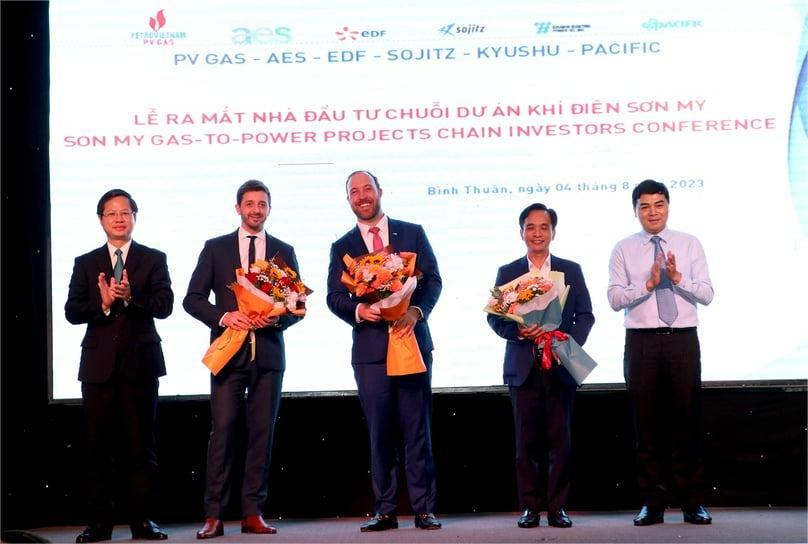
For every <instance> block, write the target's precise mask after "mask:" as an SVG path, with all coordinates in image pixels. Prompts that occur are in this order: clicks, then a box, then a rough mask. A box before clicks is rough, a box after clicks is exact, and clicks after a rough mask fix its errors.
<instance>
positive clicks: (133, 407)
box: [81, 376, 159, 525]
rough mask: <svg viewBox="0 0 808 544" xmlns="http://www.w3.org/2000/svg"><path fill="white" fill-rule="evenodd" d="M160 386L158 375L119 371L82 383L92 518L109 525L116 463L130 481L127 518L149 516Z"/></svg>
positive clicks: (88, 492) (133, 520)
mask: <svg viewBox="0 0 808 544" xmlns="http://www.w3.org/2000/svg"><path fill="white" fill-rule="evenodd" d="M158 387H159V381H158V380H157V378H147V379H125V378H121V377H119V376H113V378H112V379H111V380H110V381H108V382H105V383H82V384H81V396H82V400H83V405H84V421H85V427H86V440H87V494H88V497H87V499H88V503H89V504H88V506H89V509H90V516H91V520H90V522H91V523H97V524H102V525H111V524H112V523H113V522H114V521H115V520H114V518H113V516H114V514H113V511H114V495H115V492H114V490H113V488H114V485H113V478H114V476H113V466H114V465H115V464H118V465H119V466H120V468H121V469H122V470H121V472H122V473H123V476H124V478H125V479H126V481H127V484H128V497H127V498H128V500H129V509H128V516H129V521H130V522H139V521H142V520H144V519H147V518H150V517H151V516H150V511H151V509H152V508H153V505H154V502H155V492H156V485H157V453H156V451H155V438H154V427H155V418H156V414H157V391H158ZM115 462H117V463H115Z"/></svg>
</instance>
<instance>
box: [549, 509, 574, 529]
mask: <svg viewBox="0 0 808 544" xmlns="http://www.w3.org/2000/svg"><path fill="white" fill-rule="evenodd" d="M547 523H549V524H550V526H551V527H561V528H562V529H566V528H567V527H572V520H571V519H570V517H569V516H568V515H567V511H566V510H564V508H559V509H558V510H556V511H554V512H547Z"/></svg>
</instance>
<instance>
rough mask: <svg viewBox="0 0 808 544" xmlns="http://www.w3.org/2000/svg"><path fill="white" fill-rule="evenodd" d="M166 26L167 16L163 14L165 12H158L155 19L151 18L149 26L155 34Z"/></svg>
mask: <svg viewBox="0 0 808 544" xmlns="http://www.w3.org/2000/svg"><path fill="white" fill-rule="evenodd" d="M165 24H166V16H165V14H164V13H163V10H160V11H158V12H157V15H155V16H154V17H149V26H150V27H151V29H152V30H154V31H155V32H157V31H158V30H160V29H161V28H163V26H165Z"/></svg>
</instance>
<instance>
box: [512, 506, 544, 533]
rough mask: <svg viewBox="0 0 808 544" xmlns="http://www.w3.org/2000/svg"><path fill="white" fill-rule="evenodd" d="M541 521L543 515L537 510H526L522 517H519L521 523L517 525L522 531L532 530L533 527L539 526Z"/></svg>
mask: <svg viewBox="0 0 808 544" xmlns="http://www.w3.org/2000/svg"><path fill="white" fill-rule="evenodd" d="M539 519H541V514H539V513H538V512H536V511H535V510H531V509H530V508H526V509H525V511H524V512H522V515H521V516H519V521H517V522H516V524H517V525H518V526H519V527H521V528H522V529H530V528H531V527H538V526H539Z"/></svg>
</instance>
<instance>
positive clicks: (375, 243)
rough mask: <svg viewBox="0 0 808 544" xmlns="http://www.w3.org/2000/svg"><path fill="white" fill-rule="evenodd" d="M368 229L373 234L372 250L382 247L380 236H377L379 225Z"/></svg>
mask: <svg viewBox="0 0 808 544" xmlns="http://www.w3.org/2000/svg"><path fill="white" fill-rule="evenodd" d="M368 231H369V232H370V233H371V234H373V251H379V250H380V249H382V248H384V242H382V237H381V236H379V227H370V228H369V229H368Z"/></svg>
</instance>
